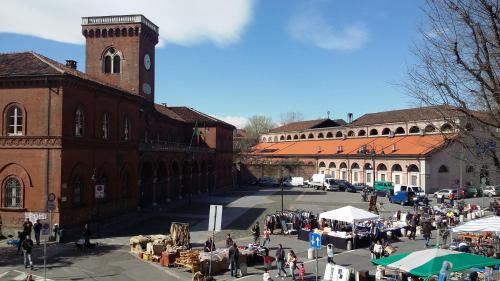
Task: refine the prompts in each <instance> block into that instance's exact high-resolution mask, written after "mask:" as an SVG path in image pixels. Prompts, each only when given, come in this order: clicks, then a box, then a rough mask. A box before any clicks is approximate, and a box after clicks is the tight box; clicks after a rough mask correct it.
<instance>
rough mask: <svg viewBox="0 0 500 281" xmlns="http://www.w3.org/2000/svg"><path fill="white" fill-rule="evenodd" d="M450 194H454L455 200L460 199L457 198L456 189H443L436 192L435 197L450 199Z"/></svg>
mask: <svg viewBox="0 0 500 281" xmlns="http://www.w3.org/2000/svg"><path fill="white" fill-rule="evenodd" d="M450 194H453V196H454V198H455V199H459V198H458V197H457V190H456V189H448V188H447V189H441V190H438V191H436V192H434V197H436V198H443V197H444V198H446V199H448V198H449V197H450Z"/></svg>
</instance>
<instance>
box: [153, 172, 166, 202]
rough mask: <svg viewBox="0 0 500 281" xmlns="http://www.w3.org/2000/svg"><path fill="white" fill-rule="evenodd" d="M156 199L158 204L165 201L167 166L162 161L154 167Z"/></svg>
mask: <svg viewBox="0 0 500 281" xmlns="http://www.w3.org/2000/svg"><path fill="white" fill-rule="evenodd" d="M155 188H156V192H155V194H156V198H155V199H156V200H155V202H156V203H158V204H163V203H165V202H166V201H167V196H168V195H167V194H168V184H167V166H166V165H165V163H164V162H160V164H159V165H158V168H157V169H156V185H155Z"/></svg>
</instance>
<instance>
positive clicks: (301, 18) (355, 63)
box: [0, 0, 423, 126]
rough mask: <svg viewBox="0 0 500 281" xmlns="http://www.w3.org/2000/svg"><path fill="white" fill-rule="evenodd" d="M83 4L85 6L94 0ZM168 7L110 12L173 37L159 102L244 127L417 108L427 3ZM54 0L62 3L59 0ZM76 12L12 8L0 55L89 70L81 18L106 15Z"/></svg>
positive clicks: (159, 82) (288, 0) (162, 61)
mask: <svg viewBox="0 0 500 281" xmlns="http://www.w3.org/2000/svg"><path fill="white" fill-rule="evenodd" d="M92 1H97V0H92ZM13 2H23V3H15V4H12V5H16V7H12V8H14V10H15V9H19V8H25V7H22V5H31V6H33V5H37V3H36V1H34V0H30V1H13ZM30 2H31V3H30ZM59 2H60V3H64V2H63V1H59ZM69 2H72V1H69ZM75 2H82V4H81V5H82V6H84V5H85V3H87V4H88V2H89V1H75ZM111 2H113V1H111ZM125 2H127V1H125ZM130 2H131V3H132V1H130ZM147 2H148V1H146V3H147ZM166 2H168V4H164V3H163V2H161V1H160V2H155V1H151V2H150V3H149V5H148V6H149V7H148V8H144V7H139V6H137V7H136V6H134V5H137V4H130V5H129V6H127V9H126V10H123V9H122V10H115V9H114V8H113V7H112V6H110V7H108V8H105V9H104V14H123V13H124V12H130V13H132V12H134V11H135V13H144V14H145V16H146V17H148V18H150V19H151V20H152V21H153V22H155V23H157V24H158V25H159V26H160V32H164V33H162V34H161V40H162V43H161V44H160V45H161V46H159V47H158V48H157V50H156V62H155V63H156V66H157V68H156V102H158V103H161V102H166V103H167V104H169V105H187V106H190V107H194V108H197V109H199V110H201V111H203V112H206V113H209V114H212V115H215V116H217V117H220V118H223V119H225V120H227V121H229V122H233V123H235V125H238V126H241V124H242V123H243V122H244V120H245V118H248V117H250V116H252V115H255V114H259V115H266V116H270V117H272V118H273V120H275V121H279V116H280V113H282V112H287V111H299V112H302V113H303V114H304V116H305V117H306V118H307V119H313V118H318V117H325V116H326V114H327V111H330V112H331V115H330V116H331V117H334V118H345V116H346V114H347V113H348V112H353V113H354V116H355V117H359V116H360V115H362V114H364V113H367V112H377V111H383V110H389V109H398V108H405V107H410V106H412V100H411V99H410V98H409V97H408V96H407V95H406V94H405V92H404V89H402V88H400V87H399V86H397V84H398V83H400V82H401V81H403V80H404V79H405V72H406V69H407V66H409V65H411V64H413V63H414V62H415V58H414V56H413V55H412V53H411V49H412V48H413V46H414V45H415V44H418V42H419V35H418V33H417V28H418V25H419V24H420V23H421V22H422V21H423V15H422V12H421V11H420V7H421V6H420V5H422V1H416V0H411V1H397V0H371V1H361V0H349V1H347V0H342V1H341V0H331V1H327V0H314V1H298V0H260V1H257V0H234V2H233V3H231V4H228V2H232V1H222V0H216V1H213V2H211V1H207V2H210V4H211V5H209V6H207V5H206V4H203V5H201V4H200V3H201V2H200V1H197V0H184V1H180V0H178V1H173V0H170V1H166ZM44 3H48V6H51V4H53V5H54V7H58V5H57V4H58V2H57V0H47V2H44ZM9 5H10V4H9ZM91 5H92V4H91V3H90V4H89V6H91ZM155 5H159V6H161V7H155ZM163 5H166V6H165V7H164V6H163ZM168 5H170V6H168ZM63 6H64V5H63ZM66 6H67V7H62V8H57V9H56V10H54V9H47V10H43V9H42V8H40V9H38V8H37V7H35V8H33V9H32V11H29V12H28V14H29V13H33V15H32V16H31V18H34V19H36V18H37V17H39V18H40V19H43V18H45V19H47V18H50V16H51V13H54V14H53V16H54V18H51V22H50V23H47V27H42V26H40V24H39V23H40V22H38V24H37V22H36V21H35V20H34V21H29V20H28V21H20V20H18V19H17V18H16V17H15V16H11V17H10V18H9V15H8V14H6V13H7V12H5V11H8V10H9V9H3V11H4V12H0V18H3V19H0V43H1V44H0V52H15V51H25V50H33V51H35V52H39V53H41V54H43V55H46V56H48V57H50V58H53V59H56V60H58V61H64V60H65V59H70V58H71V59H75V60H77V61H78V62H79V69H80V70H83V69H84V55H85V52H84V51H85V46H84V45H83V37H82V38H81V39H80V37H81V35H80V34H81V33H80V26H79V18H80V17H81V16H91V15H103V11H99V12H97V11H93V10H90V11H76V10H75V11H74V13H69V14H68V13H66V12H65V11H66V10H65V9H67V10H70V11H71V9H76V8H75V7H69V5H67V4H66ZM58 9H59V10H58ZM148 9H149V10H148ZM155 9H156V10H159V11H160V12H156V11H155ZM176 9H180V10H182V13H179V12H178V11H176ZM10 11H12V10H10ZM161 11H171V12H170V14H169V12H165V14H162V13H161ZM148 12H149V13H150V14H151V16H149V14H148ZM2 13H3V14H2ZM93 13H94V14H93ZM96 13H97V14H96ZM61 15H65V17H71V18H68V20H65V18H64V17H63V16H61ZM27 17H29V16H27ZM75 18H76V20H74V19H75ZM9 21H12V22H9ZM14 21H15V22H14ZM14 25H16V26H15V27H14ZM23 25H24V26H23ZM47 28H50V30H49V31H47ZM42 38H46V39H42ZM47 38H48V39H47Z"/></svg>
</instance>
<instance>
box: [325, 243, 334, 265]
mask: <svg viewBox="0 0 500 281" xmlns="http://www.w3.org/2000/svg"><path fill="white" fill-rule="evenodd" d="M326 255H327V262H328V263H334V262H333V245H332V244H328V245H327V246H326Z"/></svg>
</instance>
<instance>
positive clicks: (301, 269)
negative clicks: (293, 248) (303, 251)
mask: <svg viewBox="0 0 500 281" xmlns="http://www.w3.org/2000/svg"><path fill="white" fill-rule="evenodd" d="M304 275H306V268H305V267H304V263H301V264H300V265H299V280H300V281H304Z"/></svg>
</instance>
